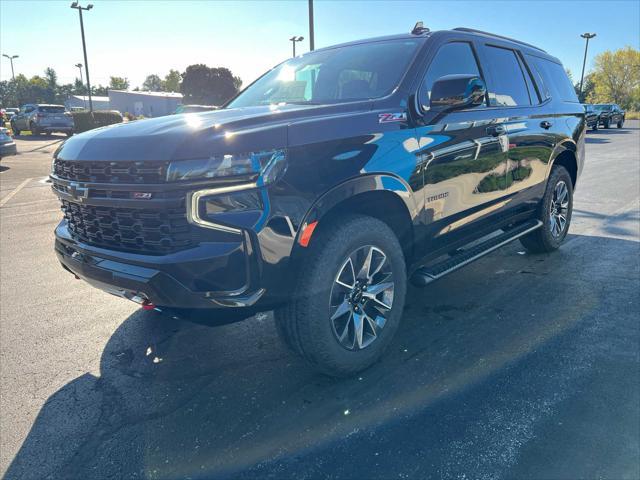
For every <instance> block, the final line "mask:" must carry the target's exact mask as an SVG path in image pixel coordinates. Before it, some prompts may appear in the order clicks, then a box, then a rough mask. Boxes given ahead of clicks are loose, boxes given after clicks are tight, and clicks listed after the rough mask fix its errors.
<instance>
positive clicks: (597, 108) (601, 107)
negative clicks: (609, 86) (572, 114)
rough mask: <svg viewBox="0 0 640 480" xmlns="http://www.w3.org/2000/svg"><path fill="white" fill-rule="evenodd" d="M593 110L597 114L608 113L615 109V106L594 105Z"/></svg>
mask: <svg viewBox="0 0 640 480" xmlns="http://www.w3.org/2000/svg"><path fill="white" fill-rule="evenodd" d="M593 108H594V110H595V111H596V112H608V111H609V110H611V109H612V108H613V105H594V106H593Z"/></svg>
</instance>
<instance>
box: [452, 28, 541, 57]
mask: <svg viewBox="0 0 640 480" xmlns="http://www.w3.org/2000/svg"><path fill="white" fill-rule="evenodd" d="M453 30H456V31H458V32H467V33H479V34H481V35H487V36H488V37H495V38H501V39H502V40H508V41H510V42H514V43H519V44H520V45H526V46H527V47H531V48H535V49H536V50H539V51H541V52H544V53H547V52H546V51H544V50H543V49H541V48H540V47H536V46H535V45H531V44H530V43H526V42H522V41H520V40H516V39H515V38H510V37H505V36H503V35H496V34H495V33H489V32H483V31H482V30H476V29H475V28H466V27H456V28H454V29H453Z"/></svg>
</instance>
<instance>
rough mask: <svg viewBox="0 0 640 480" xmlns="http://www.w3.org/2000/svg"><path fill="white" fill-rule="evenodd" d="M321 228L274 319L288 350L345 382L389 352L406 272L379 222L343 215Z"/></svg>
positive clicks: (396, 246) (399, 250) (390, 237)
mask: <svg viewBox="0 0 640 480" xmlns="http://www.w3.org/2000/svg"><path fill="white" fill-rule="evenodd" d="M324 227H325V228H324V229H323V230H322V231H319V232H318V233H316V237H315V238H313V240H312V242H311V245H310V247H309V252H308V255H307V256H306V258H304V259H303V260H302V261H301V264H300V266H299V270H298V272H299V273H298V277H297V281H296V282H295V285H296V287H295V290H294V292H293V295H292V298H291V300H290V301H289V303H288V304H287V305H286V306H284V307H282V308H280V309H278V310H276V311H275V319H276V325H277V330H278V333H279V335H280V336H281V338H282V339H283V340H284V343H285V344H286V345H287V346H289V347H290V348H291V349H292V350H293V351H294V352H296V353H298V354H300V355H301V356H302V357H303V358H304V359H305V360H306V361H307V362H308V363H309V364H310V365H311V366H312V367H313V368H314V369H316V370H318V371H320V372H322V373H325V374H328V375H331V376H336V377H346V376H350V375H353V374H355V373H357V372H359V371H361V370H364V369H365V368H367V367H369V366H371V365H372V364H373V363H374V362H375V361H376V360H378V358H380V356H381V355H382V354H383V352H384V351H385V350H386V348H387V347H388V346H389V343H390V342H391V340H392V338H393V336H394V334H395V332H396V330H397V329H398V325H399V324H400V318H401V316H402V309H403V307H404V301H405V295H406V289H407V274H406V266H405V261H404V254H403V251H402V247H401V246H400V243H399V241H398V239H397V237H396V236H395V234H394V232H393V230H391V229H390V228H389V227H388V226H387V225H386V224H385V223H383V222H381V221H380V220H377V219H375V218H371V217H366V216H360V215H345V216H342V217H339V218H336V219H334V220H333V221H331V223H330V224H326V225H324Z"/></svg>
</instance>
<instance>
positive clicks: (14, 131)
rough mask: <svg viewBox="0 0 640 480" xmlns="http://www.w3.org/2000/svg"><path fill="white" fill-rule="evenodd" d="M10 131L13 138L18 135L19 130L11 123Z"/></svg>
mask: <svg viewBox="0 0 640 480" xmlns="http://www.w3.org/2000/svg"><path fill="white" fill-rule="evenodd" d="M11 130H13V134H14V135H15V136H18V135H20V129H19V128H17V127H16V125H15V123H11Z"/></svg>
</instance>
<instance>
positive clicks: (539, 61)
mask: <svg viewBox="0 0 640 480" xmlns="http://www.w3.org/2000/svg"><path fill="white" fill-rule="evenodd" d="M526 58H527V62H528V63H529V65H531V66H532V67H533V69H534V70H535V71H536V72H537V76H539V77H542V82H543V84H544V86H543V88H542V89H541V90H542V91H546V92H551V96H556V97H557V98H559V99H560V100H562V101H564V102H575V103H579V102H578V96H577V95H576V91H575V89H574V88H573V85H572V84H571V80H569V77H568V76H567V72H565V70H564V67H563V66H562V65H561V64H559V63H556V62H553V61H551V60H547V59H546V58H541V57H536V56H533V55H526Z"/></svg>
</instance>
